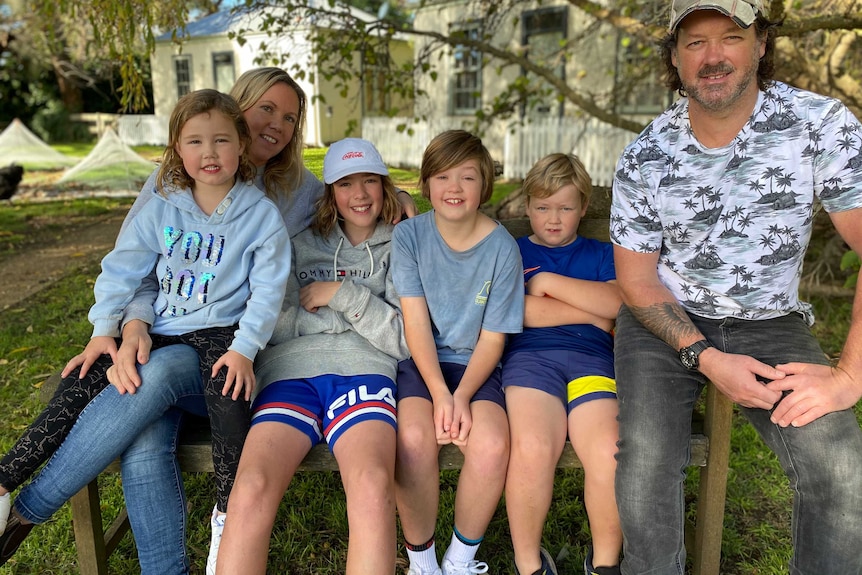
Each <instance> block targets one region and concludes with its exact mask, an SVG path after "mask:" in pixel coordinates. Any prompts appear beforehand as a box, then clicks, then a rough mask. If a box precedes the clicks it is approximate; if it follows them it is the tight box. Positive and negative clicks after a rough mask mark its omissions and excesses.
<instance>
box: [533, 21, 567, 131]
mask: <svg viewBox="0 0 862 575" xmlns="http://www.w3.org/2000/svg"><path fill="white" fill-rule="evenodd" d="M568 19H569V11H568V7H566V6H554V7H550V8H540V9H538V10H530V11H528V12H524V16H523V19H522V22H523V39H522V43H523V45H524V46H525V47H526V48H527V53H528V54H529V57H530V60H532V61H533V62H536V63H538V64H540V65H542V66H545V67H547V68H551V69H554V70H555V73H556V75H557V76H558V77H559V78H560V79H562V80H565V79H566V58H565V53H564V51H563V46H564V45H565V41H566V37H567V34H566V31H567V29H568ZM526 75H527V77H528V78H529V79H530V84H531V85H535V86H538V87H539V90H540V91H547V92H548V94H549V95H548V96H547V98H546V101H543V102H540V103H539V104H538V105H536V106H534V107H532V110H534V111H535V112H537V113H539V114H542V115H549V114H551V113H552V112H556V114H557V115H559V116H562V115H563V104H562V102H556V101H554V100H553V99H552V97H551V96H550V93H551V92H553V91H554V90H553V89H552V88H551V86H549V85H548V84H547V82H544V81H542V80H539V79H536V78H533V77H532V76H533V74H526Z"/></svg>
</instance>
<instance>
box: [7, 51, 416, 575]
mask: <svg viewBox="0 0 862 575" xmlns="http://www.w3.org/2000/svg"><path fill="white" fill-rule="evenodd" d="M231 96H233V97H234V99H235V100H236V101H237V102H238V103H239V105H240V108H241V109H242V110H243V115H244V116H245V118H246V121H247V122H248V124H249V128H250V131H251V134H252V145H251V148H250V150H249V156H250V158H251V160H252V162H253V163H254V164H255V166H256V167H257V168H258V176H257V179H256V184H257V185H258V186H259V187H262V188H263V189H264V190H265V191H266V193H267V195H269V196H270V197H271V198H273V199H274V201H275V202H276V203H277V204H278V206H279V208H280V210H281V212H282V215H283V216H284V218H285V224H286V226H287V229H288V233H289V234H290V235H295V234H296V233H298V232H299V231H301V230H303V229H304V228H305V227H307V226H308V224H309V222H310V221H311V219H312V217H313V206H314V204H315V202H316V201H317V199H318V198H320V197H321V196H322V194H323V184H322V183H321V182H320V181H319V180H318V179H317V178H316V177H314V175H313V174H311V172H309V171H308V170H307V169H305V167H304V166H303V165H302V146H303V142H304V138H303V126H304V121H305V111H306V98H305V94H304V93H303V91H302V89H301V88H300V87H299V85H298V84H296V82H295V81H294V80H293V79H292V78H291V77H290V75H289V74H287V73H286V72H285V71H284V70H281V69H279V68H259V69H254V70H250V71H248V72H246V73H244V74H243V75H242V76H240V77H239V78H238V79H237V81H236V84H235V85H234V87H233V89H232V90H231ZM154 182H155V179H154V176H152V177H151V178H150V180H148V181H147V183H146V184H145V185H144V188H143V190H142V192H141V194H140V196H139V198H138V200H137V201H136V202H135V206H133V207H132V209H131V210H130V212H129V215H128V216H127V218H126V222H125V223H124V225H126V224H128V222H129V221H130V220H131V219H132V218H134V216H135V214H136V213H137V212H138V210H139V209H140V207H141V206H142V205H143V204H144V203H145V202H147V201H149V199H150V198H151V194H152V190H153V188H154ZM398 197H399V201H400V202H402V205H403V207H404V208H405V211H406V212H407V213H408V215H412V213H415V206H413V204H412V199H409V194H398ZM150 289H151V290H155V289H156V286H155V285H151V286H150ZM153 297H154V294H153V293H152V291H147V290H144V289H142V291H141V294H140V295H139V297H138V298H136V300H135V302H133V303H132V304H130V305H129V306H128V307H127V308H126V314H125V318H126V320H127V323H126V324H125V327H124V329H123V344H122V345H121V347H120V349H119V351H118V354H117V358H118V359H117V364H116V365H115V366H114V367H112V368H111V369H110V370H109V372H108V375H109V378H110V379H111V381H112V383H114V386H116V387H114V386H111V387H109V388H107V389H106V390H105V391H103V392H102V393H101V394H100V395H99V396H97V397H96V399H94V400H93V401H92V402H91V403H90V405H88V406H87V408H86V409H85V410H84V412H83V413H82V414H81V417H80V418H79V420H78V422H77V424H76V425H75V427H74V428H73V429H72V431H71V433H70V434H69V436H68V437H67V438H66V441H65V442H64V443H63V445H62V446H61V447H60V449H59V450H58V451H57V453H56V455H55V456H54V457H53V458H52V459H51V461H49V462H48V463H47V464H46V466H45V467H44V468H43V470H42V472H41V473H40V474H39V475H38V476H37V477H36V478H34V480H33V481H32V482H31V483H30V484H29V485H27V486H26V487H24V488H23V489H22V491H21V493H19V496H18V499H17V500H16V501H20V500H21V499H22V497H23V499H24V502H25V503H27V506H26V513H24V514H23V515H24V516H25V517H24V518H25V519H26V520H28V521H33V522H36V523H43V522H44V521H46V520H47V519H48V518H49V517H50V516H51V514H53V513H54V511H56V510H57V509H59V507H60V506H62V504H63V503H64V502H65V501H66V500H67V499H69V498H70V497H71V496H72V495H74V494H75V493H76V492H77V491H79V490H80V489H81V488H82V487H84V486H85V485H86V484H87V483H89V482H90V481H91V480H92V479H93V478H94V477H96V476H97V475H98V473H99V472H101V470H102V469H104V468H105V467H106V466H107V465H108V464H109V463H110V462H111V461H113V460H114V459H116V458H117V457H118V456H119V457H121V464H122V478H123V492H124V495H125V498H126V504H127V510H128V513H129V520H130V522H131V525H132V530H133V533H134V535H135V543H136V546H137V548H138V560H139V562H140V565H141V572H142V573H145V574H146V573H159V574H161V573H178V574H184V573H188V571H189V560H188V555H187V552H186V548H185V532H186V505H185V493H184V491H183V486H182V475H181V473H180V469H179V465H178V463H177V461H176V445H177V441H178V434H179V430H180V425H181V422H182V417H183V414H184V413H185V412H189V413H193V414H196V415H201V416H205V415H206V407H205V404H204V399H203V384H202V381H201V377H200V372H199V368H198V357H197V354H196V353H195V351H194V350H193V349H192V348H190V347H188V346H184V345H174V346H169V347H165V348H160V349H158V350H155V351H153V353H152V355H153V357H155V355H156V354H160V355H163V356H164V357H162V358H160V360H159V361H158V362H153V363H152V364H150V363H148V360H149V358H150V344H151V342H150V338H149V334H148V332H147V328H148V325H149V324H150V323H151V322H152V313H153V312H152V301H153ZM138 364H140V365H138ZM164 366H170V369H164ZM126 392H129V393H128V394H127V393H126ZM118 414H122V415H121V417H118ZM31 528H32V525H22V526H21V527H20V528H19V529H23V530H25V531H24V532H23V533H21V531H19V533H18V534H16V536H15V537H14V542H15V547H17V545H19V544H20V542H21V540H22V539H23V536H26V532H27V531H29V529H31ZM7 533H8V532H7ZM216 535H217V536H220V531H217V532H214V536H216ZM7 540H8V538H7ZM5 542H6V541H4V543H5ZM5 547H6V548H4V549H0V556H5V555H7V554H8V553H11V552H14V549H9V548H8V547H9V545H8V544H7V545H5ZM213 559H214V557H213ZM209 563H212V565H211V567H212V569H213V570H214V567H215V565H214V563H215V562H214V561H211V562H208V571H209V567H210V565H209Z"/></svg>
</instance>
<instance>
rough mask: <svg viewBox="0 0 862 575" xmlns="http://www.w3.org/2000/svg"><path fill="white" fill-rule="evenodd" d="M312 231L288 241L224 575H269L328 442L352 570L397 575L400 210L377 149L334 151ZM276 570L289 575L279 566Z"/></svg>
mask: <svg viewBox="0 0 862 575" xmlns="http://www.w3.org/2000/svg"><path fill="white" fill-rule="evenodd" d="M323 179H324V182H325V185H326V190H325V192H324V197H323V198H322V199H321V201H320V203H319V204H318V211H317V216H316V219H315V221H314V223H313V224H312V228H311V229H308V230H305V231H304V232H302V233H300V234H299V235H297V236H295V237H294V238H293V239H292V242H291V243H292V248H293V252H294V253H293V266H294V267H293V273H292V274H291V277H290V281H289V284H288V290H287V296H286V299H285V302H284V307H283V310H282V313H281V316H280V317H279V320H278V324H277V327H276V330H275V333H274V334H273V337H272V340H271V342H270V343H272V344H273V345H272V347H269V348H267V349H266V350H264V351H263V352H261V354H260V356H259V357H258V360H257V363H256V374H257V378H258V381H259V383H260V391H259V395H258V396H257V397H256V399H255V400H254V403H253V406H252V427H251V430H250V432H249V435H248V440H247V441H246V444H245V447H244V449H243V453H242V458H241V459H240V465H239V470H238V472H237V479H236V484H235V485H234V489H233V491H232V493H231V497H230V509H231V512H230V514H229V515H228V519H227V521H226V524H225V529H224V535H223V537H222V541H221V546H220V551H219V556H218V562H217V573H220V574H224V573H233V574H239V573H241V574H243V575H245V574H251V573H260V574H263V573H265V572H266V565H267V555H268V550H269V539H270V535H271V533H272V527H273V523H274V521H275V517H276V512H277V510H278V506H279V503H280V502H281V499H282V497H283V495H284V493H285V491H286V489H287V487H288V485H289V484H290V481H291V479H292V478H293V475H294V473H295V472H296V469H297V467H298V466H299V464H300V462H302V460H303V458H304V457H305V455H306V454H307V453H308V452H309V450H310V449H311V448H312V447H313V446H314V445H315V444H317V443H318V442H320V441H322V440H325V441H326V442H327V443H328V444H329V448H330V449H331V450H332V453H333V455H335V458H336V460H337V461H338V466H339V469H340V471H341V478H342V482H343V484H344V490H345V492H346V495H347V518H348V525H349V529H350V539H349V543H348V551H347V566H346V571H345V572H346V573H347V574H348V575H350V574H355V575H367V574H368V573H374V574H382V573H394V570H395V555H396V548H395V547H396V536H395V500H394V481H395V480H394V475H395V374H396V367H397V364H398V360H400V359H403V358H405V357H406V356H407V344H406V342H405V340H404V330H403V324H402V321H401V312H400V308H399V306H398V297H397V296H396V294H395V291H394V287H393V284H392V279H391V277H390V273H389V241H390V238H391V236H392V229H393V226H392V225H391V224H390V223H388V222H391V221H392V220H393V218H394V217H395V216H396V214H397V213H398V211H399V210H400V207H399V205H398V200H397V199H396V191H395V187H394V185H393V184H392V181H391V180H390V178H389V171H388V170H387V169H386V166H385V165H384V163H383V160H382V159H381V157H380V155H379V154H378V152H377V150H376V149H375V148H374V146H373V145H371V143H369V142H367V141H365V140H360V139H355V138H348V139H344V140H341V141H339V142H336V143H335V144H333V145H332V146H331V147H330V149H329V150H328V151H327V153H326V157H325V158H324V163H323ZM283 567H284V566H282V568H281V569H280V571H286V570H287V571H289V570H290V569H285V568H283Z"/></svg>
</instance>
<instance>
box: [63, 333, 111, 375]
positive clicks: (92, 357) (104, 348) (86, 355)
mask: <svg viewBox="0 0 862 575" xmlns="http://www.w3.org/2000/svg"><path fill="white" fill-rule="evenodd" d="M103 355H110V356H111V359H112V360H113V361H114V362H116V361H117V342H116V341H114V338H112V337H110V336H107V335H97V336H96V337H93V338H91V339H90V341H89V342H87V346H86V347H85V348H84V351H82V352H81V353H79V354H78V355H76V356H75V357H73V358H72V359H70V360H69V363H67V364H66V367H64V368H63V371H62V372H60V376H61V377H68V375H69V374H70V373H72V371H73V370H74V369H75V368H76V367H78V366H79V365H80V366H81V371H80V373H78V379H80V378H82V377H84V376H85V375H87V371H89V369H90V368H91V367H92V366H93V364H94V363H95V362H96V360H97V359H99V358H100V357H101V356H103Z"/></svg>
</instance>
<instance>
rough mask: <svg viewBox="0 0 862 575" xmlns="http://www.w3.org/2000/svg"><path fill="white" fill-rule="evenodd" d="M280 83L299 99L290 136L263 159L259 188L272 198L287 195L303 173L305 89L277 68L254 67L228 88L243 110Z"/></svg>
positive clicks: (300, 179)
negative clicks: (277, 150)
mask: <svg viewBox="0 0 862 575" xmlns="http://www.w3.org/2000/svg"><path fill="white" fill-rule="evenodd" d="M279 82H282V83H284V84H286V85H287V86H288V87H290V88H291V89H292V90H293V91H294V92H296V96H297V98H298V99H299V114H297V117H296V125H295V127H294V129H293V137H292V138H291V139H290V141H289V142H288V143H287V145H286V146H285V147H284V149H283V150H282V151H281V152H280V153H279V154H277V155H275V156H273V157H272V158H270V159H269V160H267V162H266V166H264V169H263V187H264V192H265V193H266V195H267V196H269V197H270V198H272V199H276V198H277V197H278V196H279V195H282V196H285V197H286V196H289V195H290V193H291V192H292V191H293V190H295V189H297V188H298V187H299V185H300V184H301V183H302V178H303V176H304V174H305V170H304V165H303V163H302V148H303V146H304V144H305V136H304V135H303V134H304V131H305V113H306V108H307V105H308V104H307V100H306V97H305V92H303V91H302V88H300V87H299V84H297V83H296V80H294V79H293V78H291V76H290V74H288V73H287V72H285V71H284V70H282V69H281V68H275V67H269V68H254V69H252V70H249V71H247V72H245V73H243V74H242V75H241V76H240V77H239V78H237V80H236V82H235V83H234V85H233V88H231V90H230V95H231V96H233V98H234V99H235V100H236V101H237V103H238V104H239V107H240V109H241V110H242V111H243V112H245V111H247V110H249V109H250V108H251V107H252V106H254V105H255V104H257V102H258V100H260V99H261V98H262V97H263V95H264V94H265V93H266V91H267V90H269V89H270V88H272V87H273V86H274V85H276V84H278V83H279Z"/></svg>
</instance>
